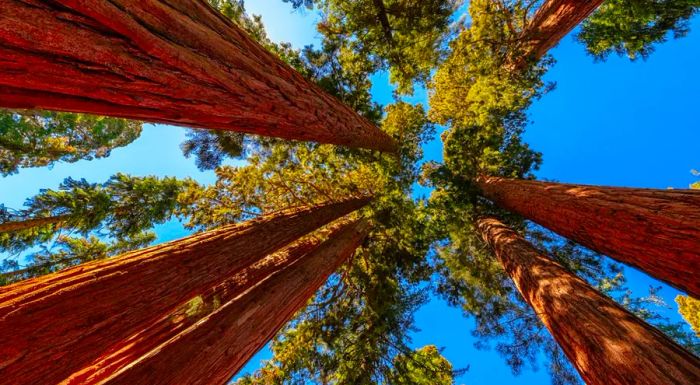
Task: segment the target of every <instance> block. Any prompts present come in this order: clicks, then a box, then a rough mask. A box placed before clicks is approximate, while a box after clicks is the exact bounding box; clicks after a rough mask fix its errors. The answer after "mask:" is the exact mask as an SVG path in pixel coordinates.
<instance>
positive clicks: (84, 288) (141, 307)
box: [0, 198, 369, 385]
mask: <svg viewBox="0 0 700 385" xmlns="http://www.w3.org/2000/svg"><path fill="white" fill-rule="evenodd" d="M368 201H369V199H368V198H362V199H351V200H347V201H343V202H339V203H330V204H323V205H319V206H317V207H312V208H303V207H302V208H296V209H290V210H286V211H283V212H281V213H278V214H276V215H273V216H267V217H263V218H261V219H257V220H253V221H249V222H246V223H243V224H240V225H230V226H224V227H221V228H219V229H215V230H212V231H207V232H204V233H201V234H196V235H193V236H190V237H187V238H183V239H181V240H177V241H173V242H169V243H165V244H163V245H159V246H155V247H151V248H147V249H144V250H139V251H135V252H131V253H127V254H124V255H122V256H120V257H116V258H112V259H108V260H102V261H96V262H92V263H87V264H84V265H80V266H77V267H74V268H70V269H66V270H63V271H61V272H58V273H55V274H50V275H46V276H43V277H39V278H35V279H30V280H27V281H23V282H19V283H17V284H13V285H9V286H5V287H0V341H3V343H2V344H0V384H37V385H39V384H53V383H58V382H60V381H62V380H64V379H65V378H66V377H68V376H69V375H71V374H72V373H74V372H75V371H77V370H80V369H81V368H83V367H85V366H86V365H88V364H89V363H90V362H92V361H93V360H95V359H97V358H98V357H99V356H100V355H101V354H102V353H103V352H104V350H105V349H106V348H108V347H110V346H114V345H115V344H118V343H119V342H120V341H122V340H123V339H125V338H127V337H128V336H130V335H132V334H134V333H135V332H137V331H138V330H141V329H143V328H146V327H147V326H148V325H151V324H153V323H154V322H156V321H157V320H158V319H160V318H161V317H163V316H164V315H167V314H169V313H171V312H172V311H174V310H175V309H176V308H177V306H179V305H180V304H182V303H183V302H185V301H188V300H190V299H191V298H192V297H194V296H196V295H197V294H199V293H202V292H204V291H205V290H207V289H209V288H211V287H212V286H214V285H216V284H218V283H220V282H221V281H223V280H224V279H226V278H228V277H231V276H233V275H234V274H237V273H238V272H240V271H241V270H242V269H244V268H246V267H247V266H250V265H251V264H252V263H254V262H256V261H258V260H259V259H261V258H263V257H265V256H266V255H268V254H270V253H271V252H274V251H276V250H278V249H279V248H281V247H283V246H285V245H287V244H289V243H290V242H292V241H295V240H296V239H298V238H299V237H301V236H303V235H306V234H308V233H309V232H311V231H313V230H315V229H317V228H319V227H320V226H323V225H325V224H327V223H329V222H331V221H333V220H335V219H337V218H340V217H341V216H343V215H345V214H348V213H350V212H352V211H354V210H356V209H358V208H360V207H362V206H364V205H366V204H367V203H368Z"/></svg>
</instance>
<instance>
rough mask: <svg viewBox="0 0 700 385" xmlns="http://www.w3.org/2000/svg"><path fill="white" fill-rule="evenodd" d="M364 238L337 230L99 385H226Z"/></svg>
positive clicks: (361, 225)
mask: <svg viewBox="0 0 700 385" xmlns="http://www.w3.org/2000/svg"><path fill="white" fill-rule="evenodd" d="M368 232H369V225H368V224H367V222H365V221H359V222H355V223H351V224H349V225H347V226H345V227H343V228H342V229H341V230H340V231H338V232H336V233H335V234H333V235H332V236H331V237H330V238H329V239H328V240H327V241H325V242H324V243H322V244H321V245H320V246H319V247H318V248H317V249H316V250H313V251H312V252H310V253H308V254H307V255H305V256H304V257H302V258H301V259H300V260H299V261H298V262H296V263H295V264H293V265H292V266H289V267H287V268H285V269H284V270H282V271H280V272H278V273H276V274H273V275H271V276H270V277H268V278H267V279H266V280H264V281H262V282H260V283H259V284H258V285H257V286H255V287H254V288H253V289H251V290H249V291H248V292H246V293H245V294H243V295H241V296H240V297H238V298H236V299H234V300H233V301H230V302H228V303H226V304H225V305H223V306H222V307H221V308H219V309H218V310H217V311H216V312H214V313H212V314H211V315H210V316H208V317H206V318H205V319H204V320H202V321H200V322H198V323H197V324H196V325H193V326H192V327H190V328H189V329H187V330H186V331H184V332H182V333H181V334H179V335H178V336H177V337H176V338H173V339H171V340H169V341H168V342H166V343H165V344H163V345H161V346H159V347H158V348H157V349H155V350H153V351H151V352H150V353H148V354H147V355H145V356H144V357H143V358H141V359H140V360H138V361H137V362H135V363H134V364H132V365H129V366H128V367H125V368H124V370H122V371H121V372H119V373H118V374H116V375H114V376H113V377H112V378H110V379H109V380H107V381H105V382H103V384H105V385H122V384H123V385H131V384H136V383H144V384H152V385H165V384H169V385H180V384H188V385H196V384H201V385H210V384H221V385H223V384H226V383H228V381H229V380H230V379H231V377H232V376H233V375H234V374H235V373H236V372H238V370H240V369H241V368H242V367H243V365H245V363H246V362H247V361H248V360H249V359H250V358H251V357H252V356H253V355H254V354H255V353H256V352H257V351H258V350H260V349H261V348H262V347H263V346H265V344H266V343H267V342H268V341H269V340H270V339H271V338H272V337H273V336H274V335H275V333H277V331H279V329H281V328H282V326H284V324H285V323H287V322H288V321H289V320H290V319H291V318H292V317H293V316H294V314H295V313H296V312H297V311H299V309H301V308H302V307H303V306H304V305H305V304H306V303H307V302H308V301H309V299H310V298H311V297H312V296H313V294H314V293H315V292H316V290H318V288H319V287H320V286H321V285H322V284H323V283H324V282H325V281H326V280H327V279H328V276H329V275H330V274H331V273H333V272H334V271H335V270H336V269H337V268H338V267H339V266H340V265H341V264H342V263H343V262H344V261H345V260H347V259H348V258H349V257H350V255H352V253H353V252H354V251H355V249H356V248H357V247H358V246H359V245H360V243H361V242H362V240H363V239H364V238H365V236H366V235H367V233H368Z"/></svg>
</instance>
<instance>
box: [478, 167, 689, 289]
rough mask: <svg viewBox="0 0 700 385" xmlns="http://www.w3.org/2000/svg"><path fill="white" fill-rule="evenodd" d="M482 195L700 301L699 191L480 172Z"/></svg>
mask: <svg viewBox="0 0 700 385" xmlns="http://www.w3.org/2000/svg"><path fill="white" fill-rule="evenodd" d="M477 184H478V187H479V188H480V189H481V191H482V194H483V195H484V197H486V198H488V199H490V200H491V201H493V202H494V203H496V204H497V205H498V206H500V207H502V208H504V209H507V210H510V211H513V212H516V213H518V214H520V215H522V216H524V217H525V218H527V219H530V220H532V221H534V222H536V223H538V224H540V225H542V226H544V227H546V228H548V229H550V230H552V231H554V232H556V233H558V234H560V235H562V236H564V237H566V238H569V239H571V240H573V241H576V242H578V243H580V244H581V245H584V246H586V247H588V248H590V249H592V250H595V251H597V252H599V253H601V254H605V255H608V256H610V257H611V258H614V259H616V260H618V261H620V262H623V263H626V264H628V265H630V266H633V267H636V268H638V269H640V270H642V271H644V272H647V273H649V274H650V275H651V276H653V277H656V278H658V279H660V280H662V281H665V282H667V283H669V284H671V285H673V286H675V287H677V288H679V289H681V290H683V291H685V292H687V293H688V294H690V295H692V296H694V297H696V298H700V191H698V190H657V189H641V188H621V187H599V186H585V185H572V184H560V183H547V182H538V181H532V180H517V179H504V178H497V177H482V178H479V179H478V180H477Z"/></svg>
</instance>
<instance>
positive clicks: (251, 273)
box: [65, 228, 338, 384]
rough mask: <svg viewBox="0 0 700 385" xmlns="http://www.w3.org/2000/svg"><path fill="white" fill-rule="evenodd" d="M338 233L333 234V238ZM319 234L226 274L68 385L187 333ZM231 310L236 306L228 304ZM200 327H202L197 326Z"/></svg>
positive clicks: (112, 370)
mask: <svg viewBox="0 0 700 385" xmlns="http://www.w3.org/2000/svg"><path fill="white" fill-rule="evenodd" d="M337 233H338V231H337V228H336V230H335V232H333V233H332V234H330V235H329V236H330V237H334V236H335V234H337ZM320 243H321V239H320V237H319V236H308V237H305V238H303V239H300V240H298V241H296V242H294V243H293V244H292V245H290V246H287V247H285V248H284V249H282V250H280V251H278V252H275V253H274V254H271V255H270V256H267V257H265V258H264V259H261V260H260V261H258V262H255V263H252V264H251V265H250V266H248V267H246V268H245V269H244V270H242V271H241V272H240V273H238V274H235V275H234V276H232V277H227V278H226V279H225V280H224V281H223V282H221V283H219V284H217V285H216V286H214V287H212V288H210V289H208V290H207V291H206V292H204V293H202V294H200V295H197V296H195V297H193V298H191V299H190V300H188V301H186V302H184V303H182V304H181V305H180V306H179V307H178V308H177V310H175V311H173V312H172V313H170V314H167V315H165V316H163V317H162V318H160V319H159V320H157V321H156V322H154V323H152V324H150V325H148V327H147V328H145V329H143V330H139V331H138V332H137V333H135V334H133V335H131V336H129V337H128V338H126V339H124V340H123V341H120V342H119V343H118V344H116V345H114V346H112V347H109V348H107V349H105V350H104V352H103V353H102V354H101V356H100V357H99V358H98V359H96V360H95V361H93V362H92V363H91V364H90V365H89V366H87V367H85V368H83V369H81V370H80V371H77V372H76V373H74V374H72V375H71V376H70V378H69V379H67V380H66V381H65V382H66V383H67V384H71V383H79V384H88V383H99V382H100V381H103V380H105V379H106V378H109V377H112V376H113V375H115V374H116V373H118V372H120V371H121V370H122V369H123V368H124V367H125V366H127V365H130V364H132V363H133V362H136V361H137V360H139V359H140V358H141V357H143V356H144V355H146V354H148V353H149V352H151V351H152V350H154V349H157V348H158V347H159V346H161V345H163V344H166V343H167V342H168V341H169V340H170V339H171V338H174V337H176V336H178V335H179V334H180V333H181V332H186V330H187V329H188V328H190V327H191V326H192V325H194V324H195V323H197V322H199V321H200V320H202V319H204V318H206V317H209V316H210V315H211V314H212V313H213V312H215V311H218V310H219V309H220V308H222V306H224V305H227V304H228V303H229V302H231V301H232V300H235V298H236V297H238V296H239V295H240V294H241V293H243V292H245V291H246V290H248V289H249V288H251V287H253V286H256V285H258V284H259V283H261V282H262V281H264V280H267V279H269V276H270V275H272V274H275V273H276V272H278V271H281V270H283V269H286V268H288V267H289V266H291V265H293V264H294V263H296V262H297V261H298V260H299V259H300V258H302V257H305V256H306V255H307V254H308V253H310V252H312V251H314V250H316V249H318V246H319V244H320ZM228 308H229V309H231V308H235V306H233V307H232V306H229V307H228ZM198 327H201V326H198Z"/></svg>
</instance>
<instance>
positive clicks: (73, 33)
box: [0, 0, 396, 151]
mask: <svg viewBox="0 0 700 385" xmlns="http://www.w3.org/2000/svg"><path fill="white" fill-rule="evenodd" d="M0 9H2V12H1V13H0V107H9V108H42V109H50V110H59V111H73V112H85V113H93V114H98V115H107V116H117V117H124V118H131V119H139V120H144V121H150V122H160V123H168V124H175V125H184V126H189V127H200V128H210V129H222V130H231V131H240V132H247V133H252V134H260V135H266V136H274V137H280V138H285V139H297V140H312V141H317V142H321V143H334V144H339V145H345V146H350V147H366V148H373V149H378V150H382V151H395V149H396V146H395V143H394V142H393V140H392V139H391V138H390V137H389V136H388V135H386V134H385V133H383V132H382V131H381V130H379V129H378V128H377V127H375V126H374V125H373V124H372V123H371V122H369V121H368V120H366V119H365V118H363V117H361V116H360V115H358V114H357V113H356V112H355V111H353V110H352V109H351V108H349V107H348V106H346V105H344V104H343V103H341V102H340V101H338V100H337V99H335V98H334V97H333V96H331V95H329V94H328V93H326V92H324V91H323V90H321V89H320V88H319V87H318V86H316V85H315V84H312V83H311V82H309V81H307V80H305V79H304V78H303V77H302V76H301V75H300V74H298V73H297V72H296V71H294V70H293V69H292V68H291V67H289V66H288V65H287V64H285V63H283V62H282V61H281V60H279V58H277V57H276V56H275V55H273V54H271V53H269V52H268V51H267V50H265V49H264V48H263V47H262V46H260V44H258V43H257V42H255V41H254V40H252V39H251V38H250V37H249V36H247V34H246V33H245V32H244V31H243V30H242V29H241V28H239V27H237V26H236V25H234V24H233V23H232V22H231V21H230V20H228V19H226V18H225V17H224V16H222V15H221V14H220V13H219V12H217V11H216V10H214V9H213V8H211V7H210V6H209V5H208V4H206V2H205V1H202V0H55V1H48V0H31V1H28V0H0Z"/></svg>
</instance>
